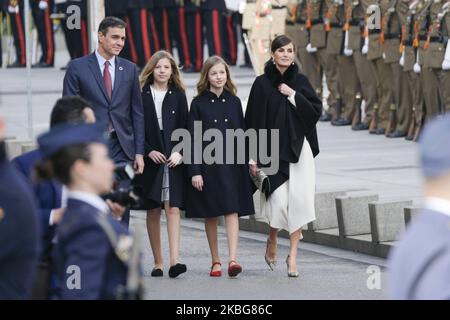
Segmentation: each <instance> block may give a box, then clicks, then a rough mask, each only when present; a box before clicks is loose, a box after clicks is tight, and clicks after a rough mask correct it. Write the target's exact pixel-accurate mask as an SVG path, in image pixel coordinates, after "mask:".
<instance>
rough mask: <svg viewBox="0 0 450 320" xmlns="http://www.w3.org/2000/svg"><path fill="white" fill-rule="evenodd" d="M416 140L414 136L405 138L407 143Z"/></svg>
mask: <svg viewBox="0 0 450 320" xmlns="http://www.w3.org/2000/svg"><path fill="white" fill-rule="evenodd" d="M413 139H414V136H413V135H410V136H406V137H405V140H406V141H412V140H413Z"/></svg>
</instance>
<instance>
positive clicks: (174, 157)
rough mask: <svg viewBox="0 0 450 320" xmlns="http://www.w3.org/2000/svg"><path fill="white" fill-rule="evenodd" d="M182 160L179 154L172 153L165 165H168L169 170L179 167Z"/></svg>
mask: <svg viewBox="0 0 450 320" xmlns="http://www.w3.org/2000/svg"><path fill="white" fill-rule="evenodd" d="M182 159H183V156H182V155H181V154H179V153H178V152H174V153H172V154H171V156H170V158H169V160H168V161H167V164H168V165H169V168H173V167H176V166H177V165H179V164H180V163H181V160H182Z"/></svg>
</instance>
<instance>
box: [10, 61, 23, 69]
mask: <svg viewBox="0 0 450 320" xmlns="http://www.w3.org/2000/svg"><path fill="white" fill-rule="evenodd" d="M6 68H25V65H24V64H21V63H20V62H19V61H15V62H13V63H11V64H8V65H7V66H6Z"/></svg>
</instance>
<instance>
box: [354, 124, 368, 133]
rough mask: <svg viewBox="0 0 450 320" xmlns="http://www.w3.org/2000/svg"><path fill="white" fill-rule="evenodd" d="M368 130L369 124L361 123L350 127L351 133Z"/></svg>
mask: <svg viewBox="0 0 450 320" xmlns="http://www.w3.org/2000/svg"><path fill="white" fill-rule="evenodd" d="M368 129H369V124H367V123H363V122H361V123H358V124H357V125H354V126H353V127H352V130H353V131H362V130H368Z"/></svg>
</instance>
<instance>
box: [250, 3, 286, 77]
mask: <svg viewBox="0 0 450 320" xmlns="http://www.w3.org/2000/svg"><path fill="white" fill-rule="evenodd" d="M287 2H288V0H257V1H256V2H250V1H247V6H246V10H245V12H244V18H243V22H242V25H243V28H244V29H246V30H248V37H249V40H250V44H251V49H252V54H253V62H254V66H253V68H254V69H255V72H256V74H257V75H261V74H262V73H264V64H265V63H266V62H267V61H268V60H269V59H270V43H271V41H272V40H273V39H274V38H275V37H276V36H278V35H281V34H284V33H285V20H286V16H287V10H286V5H287Z"/></svg>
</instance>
